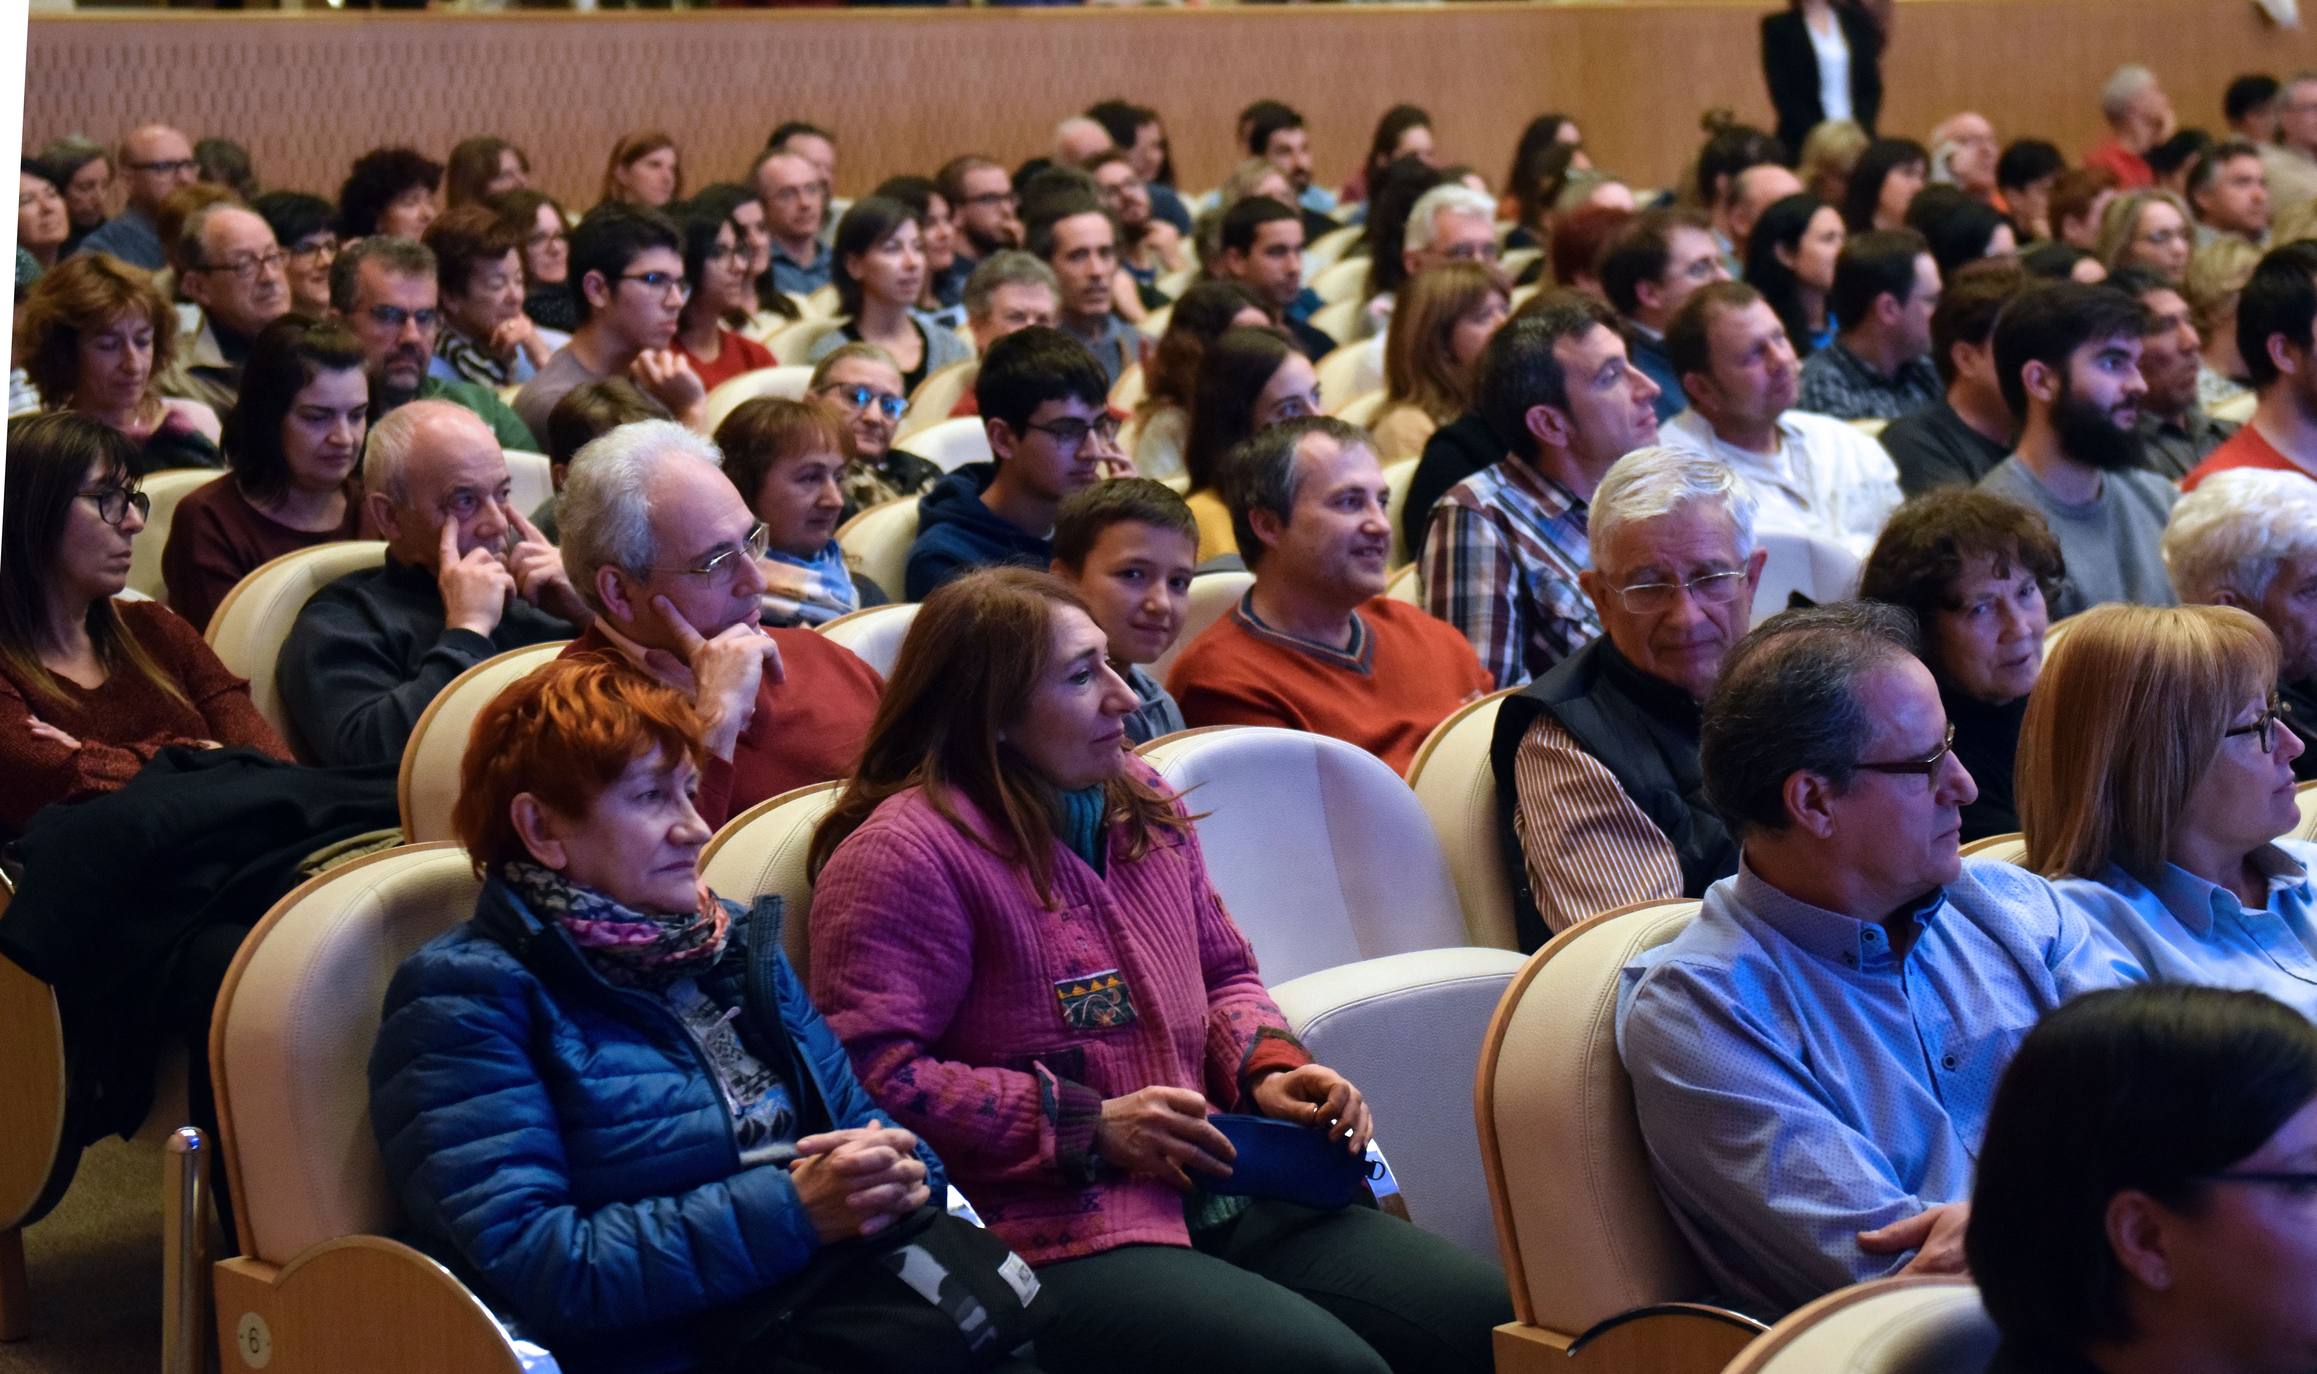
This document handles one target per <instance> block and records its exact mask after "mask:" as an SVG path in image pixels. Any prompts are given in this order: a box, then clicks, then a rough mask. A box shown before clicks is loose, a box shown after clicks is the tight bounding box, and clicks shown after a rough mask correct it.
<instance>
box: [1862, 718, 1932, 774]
mask: <svg viewBox="0 0 2317 1374" xmlns="http://www.w3.org/2000/svg"><path fill="white" fill-rule="evenodd" d="M1954 752H1955V722H1953V721H1948V722H1947V737H1946V738H1945V739H1943V740H1941V741H1939V747H1938V748H1937V749H1934V750H1932V751H1931V753H1930V754H1929V755H1928V756H1926V757H1923V758H1919V759H1898V760H1895V761H1892V762H1888V763H1885V762H1880V761H1877V762H1873V763H1855V764H1852V765H1851V766H1852V767H1853V768H1856V769H1858V770H1859V771H1860V772H1863V773H1894V774H1897V775H1898V776H1900V777H1908V776H1911V775H1914V774H1921V775H1922V776H1923V777H1926V778H1928V777H1935V776H1937V775H1938V772H1939V765H1940V764H1942V763H1945V762H1946V761H1947V756H1948V755H1949V754H1952V753H1954Z"/></svg>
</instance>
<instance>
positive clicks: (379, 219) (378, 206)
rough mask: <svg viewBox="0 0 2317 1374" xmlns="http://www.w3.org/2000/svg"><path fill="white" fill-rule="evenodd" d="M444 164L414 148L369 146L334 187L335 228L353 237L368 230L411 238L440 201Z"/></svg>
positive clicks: (421, 231) (422, 230) (427, 221)
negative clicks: (336, 217)
mask: <svg viewBox="0 0 2317 1374" xmlns="http://www.w3.org/2000/svg"><path fill="white" fill-rule="evenodd" d="M441 186H442V164H441V163H439V162H437V161H435V160H434V159H433V158H430V157H428V156H427V155H426V154H424V153H422V152H419V151H418V150H417V149H415V148H373V149H371V150H370V151H369V152H367V153H364V154H363V155H362V156H360V157H358V158H356V159H354V170H353V171H351V172H348V173H347V174H346V184H345V185H343V186H341V187H339V188H338V234H339V237H340V238H342V239H344V240H345V241H347V242H349V243H351V242H352V241H354V240H355V239H366V238H369V237H370V236H371V235H372V234H391V235H393V236H395V237H396V238H405V239H415V238H417V237H419V236H420V235H422V234H424V233H425V232H426V226H428V225H430V224H432V223H434V217H435V215H436V214H438V213H440V211H441V208H442V207H441V206H440V205H438V204H437V203H436V201H435V191H436V190H437V189H438V188H440V187H441Z"/></svg>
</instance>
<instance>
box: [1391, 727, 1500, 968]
mask: <svg viewBox="0 0 2317 1374" xmlns="http://www.w3.org/2000/svg"><path fill="white" fill-rule="evenodd" d="M1518 690H1520V689H1519V688H1517V687H1506V688H1503V689H1501V690H1499V691H1495V692H1491V693H1489V694H1488V695H1487V696H1484V697H1482V698H1481V699H1480V700H1478V701H1471V702H1466V703H1465V704H1464V705H1462V706H1460V707H1458V708H1457V709H1456V710H1455V712H1454V713H1453V714H1451V715H1450V716H1449V717H1448V718H1447V719H1446V720H1443V721H1441V722H1440V723H1439V724H1438V725H1435V726H1433V727H1432V733H1431V734H1430V735H1428V736H1426V737H1425V740H1424V743H1423V746H1422V747H1421V748H1419V749H1417V751H1416V761H1415V762H1414V763H1412V764H1410V765H1409V766H1408V786H1409V787H1410V788H1411V789H1413V790H1414V791H1415V793H1416V800H1417V802H1418V803H1419V804H1420V805H1422V806H1423V808H1424V814H1425V816H1426V817H1427V818H1428V819H1429V820H1430V821H1431V822H1432V833H1433V835H1434V836H1436V837H1437V838H1438V839H1439V841H1440V851H1441V853H1443V854H1445V855H1447V857H1448V875H1449V876H1450V877H1451V878H1453V879H1455V880H1456V899H1457V901H1458V902H1459V903H1460V904H1461V905H1462V906H1463V907H1464V928H1465V931H1466V933H1467V934H1468V935H1469V936H1470V938H1471V940H1472V943H1474V944H1476V945H1488V946H1490V947H1492V948H1495V949H1518V948H1520V939H1519V936H1518V935H1517V934H1516V933H1515V931H1514V929H1513V894H1512V878H1511V876H1510V873H1511V870H1510V869H1508V868H1507V867H1506V856H1505V852H1504V844H1503V830H1502V828H1501V826H1500V824H1499V819H1498V816H1497V812H1496V769H1495V768H1494V767H1493V766H1492V764H1491V763H1490V760H1489V744H1490V742H1491V741H1492V740H1493V739H1494V737H1495V734H1496V712H1497V708H1498V707H1500V706H1502V705H1503V704H1504V699H1505V698H1506V697H1508V696H1510V695H1512V694H1513V693H1514V692H1516V691H1518Z"/></svg>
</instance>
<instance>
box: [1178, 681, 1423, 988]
mask: <svg viewBox="0 0 2317 1374" xmlns="http://www.w3.org/2000/svg"><path fill="white" fill-rule="evenodd" d="M1144 757H1145V758H1146V759H1148V760H1149V761H1150V763H1151V764H1152V765H1153V766H1154V767H1156V768H1157V769H1158V770H1159V772H1160V773H1161V774H1163V775H1164V776H1165V778H1166V780H1167V782H1168V783H1169V784H1170V785H1171V786H1173V787H1174V788H1175V789H1176V790H1178V791H1180V792H1181V793H1183V794H1184V795H1183V800H1184V804H1185V805H1186V806H1188V807H1189V808H1190V810H1191V812H1192V814H1194V815H1197V814H1199V813H1202V812H1203V813H1205V819H1203V820H1201V821H1200V822H1199V823H1198V826H1199V843H1200V845H1201V847H1202V848H1203V849H1204V850H1205V852H1206V857H1207V872H1208V875H1209V876H1210V877H1211V878H1212V879H1213V880H1214V884H1215V890H1216V891H1217V892H1219V893H1221V894H1222V897H1223V904H1224V906H1225V907H1227V908H1228V909H1229V910H1230V912H1231V916H1232V918H1233V919H1234V920H1236V921H1237V922H1238V924H1239V928H1240V929H1241V930H1242V931H1244V932H1246V935H1247V938H1248V939H1249V940H1250V941H1251V942H1253V944H1254V946H1255V954H1256V957H1257V958H1258V959H1259V960H1260V961H1261V963H1262V968H1263V973H1264V976H1265V978H1266V979H1268V980H1269V981H1271V982H1274V983H1277V982H1282V981H1284V980H1286V979H1289V978H1296V977H1301V976H1302V975H1303V974H1306V973H1310V972H1312V971H1314V970H1316V969H1323V968H1332V967H1334V966H1335V965H1337V964H1348V963H1352V962H1354V961H1356V960H1360V959H1373V958H1376V957H1378V956H1381V955H1385V954H1402V953H1406V952H1407V951H1409V950H1417V949H1442V948H1448V947H1453V946H1460V945H1463V944H1464V943H1465V934H1464V913H1463V911H1462V909H1461V908H1460V907H1459V906H1458V905H1457V902H1456V884H1455V883H1454V882H1453V881H1451V880H1450V879H1449V876H1448V865H1447V863H1446V861H1445V860H1443V859H1442V858H1441V856H1440V845H1439V842H1438V841H1436V840H1434V839H1433V838H1432V826H1431V822H1429V821H1427V820H1426V819H1425V817H1424V808H1423V807H1421V806H1419V805H1417V802H1416V794H1415V793H1413V792H1410V791H1409V790H1408V785H1407V784H1406V783H1405V782H1402V781H1401V780H1400V777H1399V775H1398V774H1396V773H1394V772H1393V771H1392V770H1391V767H1390V766H1389V765H1387V764H1385V763H1384V762H1382V761H1381V760H1379V759H1378V758H1376V756H1375V755H1373V754H1370V753H1368V752H1367V751H1366V750H1364V749H1361V748H1358V747H1357V746H1355V745H1350V744H1346V743H1344V742H1343V741H1342V740H1338V739H1331V738H1329V737H1327V736H1325V735H1310V734H1304V733H1302V732H1300V731H1295V730H1277V729H1272V728H1270V727H1267V726H1255V727H1243V728H1238V729H1229V730H1216V731H1212V732H1207V733H1201V734H1186V735H1183V736H1182V737H1181V738H1180V739H1178V740H1176V741H1174V742H1172V743H1161V744H1158V745H1157V746H1155V747H1154V748H1152V749H1151V750H1150V751H1149V752H1147V753H1146V754H1145V755H1144Z"/></svg>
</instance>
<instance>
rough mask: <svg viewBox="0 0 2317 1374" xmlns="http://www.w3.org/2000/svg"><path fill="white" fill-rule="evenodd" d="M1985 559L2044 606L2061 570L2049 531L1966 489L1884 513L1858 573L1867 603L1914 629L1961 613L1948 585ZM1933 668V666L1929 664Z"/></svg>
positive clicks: (2037, 520) (1926, 496) (2025, 514)
mask: <svg viewBox="0 0 2317 1374" xmlns="http://www.w3.org/2000/svg"><path fill="white" fill-rule="evenodd" d="M1981 558H1985V559H1989V560H1992V561H1993V562H1994V564H1995V574H1996V576H1998V577H2004V576H2008V575H2009V574H2010V572H2011V570H2012V569H2014V568H2020V569H2024V570H2026V571H2027V572H2028V573H2029V574H2031V575H2032V576H2033V577H2034V578H2035V580H2036V582H2037V583H2038V584H2040V585H2041V586H2042V588H2043V594H2044V600H2046V601H2047V602H2048V601H2050V600H2051V598H2052V597H2053V596H2054V595H2056V594H2057V593H2058V591H2059V585H2060V578H2061V577H2062V575H2063V574H2064V573H2065V572H2066V567H2065V565H2064V564H2063V563H2062V562H2061V560H2060V545H2059V541H2058V540H2057V539H2054V538H2053V537H2052V532H2051V527H2050V526H2049V525H2047V524H2045V523H2044V518H2043V517H2042V516H2041V515H2039V514H2037V513H2036V512H2035V511H2032V510H2030V509H2028V508H2027V507H2026V506H2023V505H2020V504H2019V503H2017V502H2015V501H2006V500H2004V499H2003V498H2002V497H2000V496H1995V495H1991V494H1990V493H1987V492H1983V491H1976V490H1973V489H1972V488H1969V487H1942V488H1940V489H1939V490H1937V491H1927V492H1924V493H1923V494H1922V495H1920V496H1918V497H1916V498H1914V499H1913V500H1911V501H1909V502H1907V503H1906V504H1905V505H1903V506H1900V507H1899V508H1898V509H1897V510H1896V511H1893V512H1892V513H1891V518H1890V521H1889V523H1887V524H1885V525H1884V526H1883V532H1882V536H1881V537H1880V538H1878V539H1877V540H1875V546H1874V552H1872V553H1870V554H1868V555H1867V559H1866V566H1865V567H1864V568H1863V569H1861V570H1860V572H1859V580H1858V594H1859V596H1860V598H1861V599H1863V600H1867V601H1880V602H1883V603H1884V604H1886V605H1891V606H1900V607H1904V608H1905V609H1906V610H1908V611H1911V612H1913V613H1914V616H1915V619H1916V621H1917V622H1918V623H1921V624H1928V623H1929V622H1930V619H1931V616H1932V614H1933V613H1934V612H1937V611H1954V610H1961V609H1962V607H1961V606H1960V605H1959V604H1958V603H1957V602H1956V600H1955V584H1956V581H1957V580H1958V579H1959V578H1961V577H1962V576H1963V571H1964V569H1965V568H1966V567H1967V566H1969V565H1970V564H1971V563H1972V562H1973V561H1974V560H1977V559H1981ZM1933 666H1936V665H1933Z"/></svg>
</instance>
